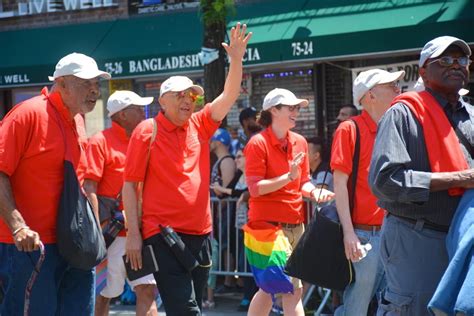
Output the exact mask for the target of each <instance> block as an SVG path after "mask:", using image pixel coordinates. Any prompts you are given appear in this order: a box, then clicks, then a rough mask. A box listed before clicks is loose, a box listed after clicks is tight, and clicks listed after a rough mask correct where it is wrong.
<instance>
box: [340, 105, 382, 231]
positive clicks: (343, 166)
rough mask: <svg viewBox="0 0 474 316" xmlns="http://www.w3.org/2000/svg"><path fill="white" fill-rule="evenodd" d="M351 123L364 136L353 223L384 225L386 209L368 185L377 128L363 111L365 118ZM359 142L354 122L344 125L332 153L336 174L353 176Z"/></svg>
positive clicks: (356, 117)
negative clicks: (357, 141) (357, 143)
mask: <svg viewBox="0 0 474 316" xmlns="http://www.w3.org/2000/svg"><path fill="white" fill-rule="evenodd" d="M351 119H352V120H354V121H356V122H357V124H358V126H359V132H360V159H359V170H358V173H357V182H356V192H355V203H354V210H353V211H352V222H353V223H355V224H363V225H382V221H383V216H384V209H382V208H380V207H378V206H377V198H376V197H375V196H374V195H373V194H372V191H371V190H370V187H369V182H368V178H369V169H370V160H371V158H372V150H373V148H374V142H375V136H376V133H377V124H376V123H375V122H374V120H373V119H372V118H371V117H370V115H369V114H368V113H367V112H366V111H362V114H361V115H358V116H355V117H352V118H351ZM355 138H356V132H355V126H354V124H353V122H351V121H345V122H342V123H341V125H339V127H338V128H337V130H336V132H335V133H334V139H333V143H332V152H331V169H332V170H335V169H337V170H339V171H341V172H344V173H345V174H348V175H350V174H351V173H352V158H353V156H354V146H355ZM349 181H351V180H350V179H349ZM336 199H337V196H336Z"/></svg>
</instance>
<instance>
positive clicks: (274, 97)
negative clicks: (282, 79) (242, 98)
mask: <svg viewBox="0 0 474 316" xmlns="http://www.w3.org/2000/svg"><path fill="white" fill-rule="evenodd" d="M279 104H283V105H297V104H299V105H300V106H301V107H306V106H308V104H309V102H308V100H306V99H298V98H297V97H296V96H295V95H294V94H293V92H291V91H290V90H286V89H280V88H275V89H273V90H271V91H270V92H268V93H267V95H266V96H265V98H264V99H263V105H262V109H263V110H264V111H266V110H268V109H270V108H271V107H274V106H275V105H279Z"/></svg>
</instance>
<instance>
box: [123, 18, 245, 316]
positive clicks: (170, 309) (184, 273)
mask: <svg viewBox="0 0 474 316" xmlns="http://www.w3.org/2000/svg"><path fill="white" fill-rule="evenodd" d="M246 30H247V27H246V26H245V25H243V26H241V25H240V23H238V24H237V26H236V27H233V28H232V29H231V31H230V36H229V38H230V43H229V44H226V43H223V44H222V45H223V47H224V49H225V50H226V52H227V54H228V56H229V59H230V65H229V72H228V75H227V78H226V82H225V85H224V91H223V92H222V94H221V95H219V96H218V97H217V98H216V99H215V100H209V101H210V103H208V104H206V105H205V106H204V107H203V108H202V109H201V110H200V111H198V112H196V113H194V110H195V108H196V105H197V103H200V102H201V101H202V99H203V94H204V90H203V89H202V88H201V87H200V86H198V85H195V84H194V83H193V82H192V81H191V80H190V79H189V78H187V77H184V76H173V77H170V78H168V79H167V80H165V81H164V82H163V83H162V84H161V88H160V98H159V103H160V106H161V111H160V113H159V114H158V115H157V116H156V117H155V118H153V119H149V120H145V121H144V122H142V123H140V124H139V125H138V126H137V128H136V129H135V131H134V132H133V134H132V137H131V140H130V144H129V147H128V153H127V159H126V163H125V175H124V179H125V184H124V187H123V201H124V206H125V212H126V215H127V225H128V232H127V246H126V249H127V250H126V253H127V260H130V262H131V265H132V268H133V269H137V268H139V267H141V264H142V263H141V248H142V244H143V243H145V244H151V245H153V247H154V249H155V253H157V254H159V255H158V256H157V261H158V266H159V267H160V270H159V271H158V272H157V273H155V279H156V282H157V284H158V288H159V289H160V294H161V297H162V299H163V305H164V307H165V311H166V314H167V315H183V316H184V315H201V306H202V305H201V304H202V294H203V290H204V286H205V284H206V281H207V278H208V275H209V269H210V266H211V262H210V258H211V250H210V245H211V241H210V232H211V230H212V222H211V212H210V197H209V185H210V183H209V181H210V170H209V169H210V161H209V156H210V154H209V140H210V139H211V137H212V135H213V134H214V132H215V131H216V130H217V128H218V127H219V125H220V121H221V120H222V119H223V118H224V117H225V116H226V115H227V113H228V112H229V110H230V109H231V107H232V105H233V104H235V101H236V100H237V97H238V96H239V92H240V83H241V80H242V58H243V56H244V54H245V49H246V47H247V42H248V41H249V39H250V37H251V33H249V34H246ZM153 130H157V134H156V140H155V141H154V142H153V143H152V144H151V147H150V141H151V137H152V133H153ZM149 148H150V153H149V162H148V164H147V163H146V161H147V155H148V150H149ZM139 182H143V216H142V217H141V224H142V229H141V230H140V229H139V223H138V216H137V205H138V204H137V203H138V201H137V195H136V191H135V188H136V186H137V184H138V183H139ZM161 225H162V226H170V227H171V228H173V229H174V230H175V231H176V232H177V233H178V235H179V236H180V237H181V239H182V241H183V242H184V244H185V245H186V248H187V249H188V250H189V251H190V252H191V253H192V254H193V255H194V257H195V258H196V259H197V261H198V262H199V266H198V267H195V268H191V267H189V265H185V264H184V262H182V261H179V258H178V257H177V256H175V255H174V254H173V252H171V251H170V248H169V246H168V245H167V244H166V243H165V242H164V239H163V238H162V236H161V235H160V231H161V228H160V226H161ZM188 268H189V269H192V270H191V271H189V270H188Z"/></svg>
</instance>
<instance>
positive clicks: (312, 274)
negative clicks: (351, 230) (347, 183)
mask: <svg viewBox="0 0 474 316" xmlns="http://www.w3.org/2000/svg"><path fill="white" fill-rule="evenodd" d="M353 122H354V124H355V129H356V139H355V146H354V156H353V159H352V160H353V161H352V162H353V168H352V170H353V172H352V174H351V180H352V181H351V187H350V189H349V192H350V196H349V204H350V210H351V212H352V209H353V205H354V196H355V184H356V181H357V170H358V167H359V155H360V133H359V128H358V126H357V123H356V122H355V121H353ZM326 175H327V173H326ZM336 198H337V197H336ZM321 210H322V211H321ZM321 210H320V209H319V208H318V207H316V210H315V211H314V212H315V214H314V216H313V218H312V219H311V222H310V223H309V225H308V226H307V227H306V230H305V232H304V233H303V236H301V238H300V240H299V242H298V244H297V245H296V247H295V248H294V249H293V252H292V254H291V256H290V258H289V259H288V261H287V263H286V267H285V273H286V274H288V275H290V276H293V277H296V278H298V279H301V280H303V281H306V282H309V283H312V284H317V285H318V286H322V287H324V288H328V289H332V290H339V291H343V290H344V289H345V288H346V286H347V285H349V284H351V283H353V282H355V277H356V276H355V274H354V267H353V265H352V262H351V261H350V260H348V259H347V258H346V254H345V251H344V235H343V232H342V225H341V224H340V223H339V222H338V221H337V220H335V219H334V217H337V209H336V206H335V205H334V204H330V205H327V206H324V207H323V208H322V209H321ZM328 215H333V216H328Z"/></svg>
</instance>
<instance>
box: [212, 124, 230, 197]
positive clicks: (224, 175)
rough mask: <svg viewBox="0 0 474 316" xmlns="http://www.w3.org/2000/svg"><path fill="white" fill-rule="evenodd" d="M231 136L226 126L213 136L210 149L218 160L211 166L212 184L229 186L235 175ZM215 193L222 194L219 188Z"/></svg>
mask: <svg viewBox="0 0 474 316" xmlns="http://www.w3.org/2000/svg"><path fill="white" fill-rule="evenodd" d="M230 143H231V138H230V134H229V132H228V131H227V130H226V129H225V128H219V129H218V130H217V131H216V132H215V133H214V135H213V136H212V138H211V144H210V151H211V153H213V154H215V155H216V157H217V161H216V162H215V163H214V165H213V166H212V168H211V184H213V185H216V184H219V185H221V186H223V187H227V186H228V185H229V183H230V181H231V180H232V178H233V177H234V175H235V170H236V168H235V161H234V157H233V156H232V155H231V154H230ZM213 192H214V194H215V195H217V196H221V195H222V193H221V192H220V191H218V190H213Z"/></svg>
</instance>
